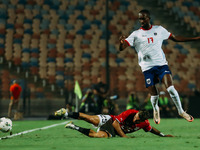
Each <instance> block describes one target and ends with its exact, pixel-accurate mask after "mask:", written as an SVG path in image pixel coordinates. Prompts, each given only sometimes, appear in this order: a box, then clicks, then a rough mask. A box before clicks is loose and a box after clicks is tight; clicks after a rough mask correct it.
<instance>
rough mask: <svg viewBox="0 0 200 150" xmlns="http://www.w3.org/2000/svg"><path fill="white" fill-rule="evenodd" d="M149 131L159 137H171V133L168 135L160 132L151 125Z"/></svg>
mask: <svg viewBox="0 0 200 150" xmlns="http://www.w3.org/2000/svg"><path fill="white" fill-rule="evenodd" d="M150 132H151V133H153V134H155V135H158V136H160V137H173V135H170V134H167V135H165V134H163V133H162V132H160V131H159V130H157V129H156V128H154V127H152V129H151V131H150Z"/></svg>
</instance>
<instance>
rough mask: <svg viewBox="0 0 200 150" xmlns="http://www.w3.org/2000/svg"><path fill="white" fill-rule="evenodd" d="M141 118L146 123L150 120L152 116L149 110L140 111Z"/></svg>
mask: <svg viewBox="0 0 200 150" xmlns="http://www.w3.org/2000/svg"><path fill="white" fill-rule="evenodd" d="M139 117H140V120H142V121H145V120H147V119H149V118H150V114H149V112H148V111H147V110H141V111H139Z"/></svg>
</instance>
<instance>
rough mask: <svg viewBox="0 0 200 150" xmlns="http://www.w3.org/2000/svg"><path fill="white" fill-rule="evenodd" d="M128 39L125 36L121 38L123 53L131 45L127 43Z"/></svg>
mask: <svg viewBox="0 0 200 150" xmlns="http://www.w3.org/2000/svg"><path fill="white" fill-rule="evenodd" d="M125 39H126V37H125V36H124V35H122V36H120V38H119V42H120V44H119V50H120V51H123V50H124V49H125V48H127V47H128V46H129V45H128V43H127V42H126V41H125Z"/></svg>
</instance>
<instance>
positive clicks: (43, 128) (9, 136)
mask: <svg viewBox="0 0 200 150" xmlns="http://www.w3.org/2000/svg"><path fill="white" fill-rule="evenodd" d="M68 122H69V121H66V122H62V123H57V124H52V125H50V126H45V127H42V128H35V129H31V130H26V131H23V132H19V133H16V134H13V135H8V136H5V137H1V138H0V140H3V139H7V138H12V137H14V136H18V135H23V134H26V133H30V132H34V131H38V130H45V129H49V128H52V127H56V126H59V125H63V124H67V123H68Z"/></svg>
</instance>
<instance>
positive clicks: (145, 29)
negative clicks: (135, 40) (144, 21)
mask: <svg viewBox="0 0 200 150" xmlns="http://www.w3.org/2000/svg"><path fill="white" fill-rule="evenodd" d="M151 28H152V25H151V27H150V28H149V29H144V28H142V27H141V28H140V29H142V30H146V31H147V30H151Z"/></svg>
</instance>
